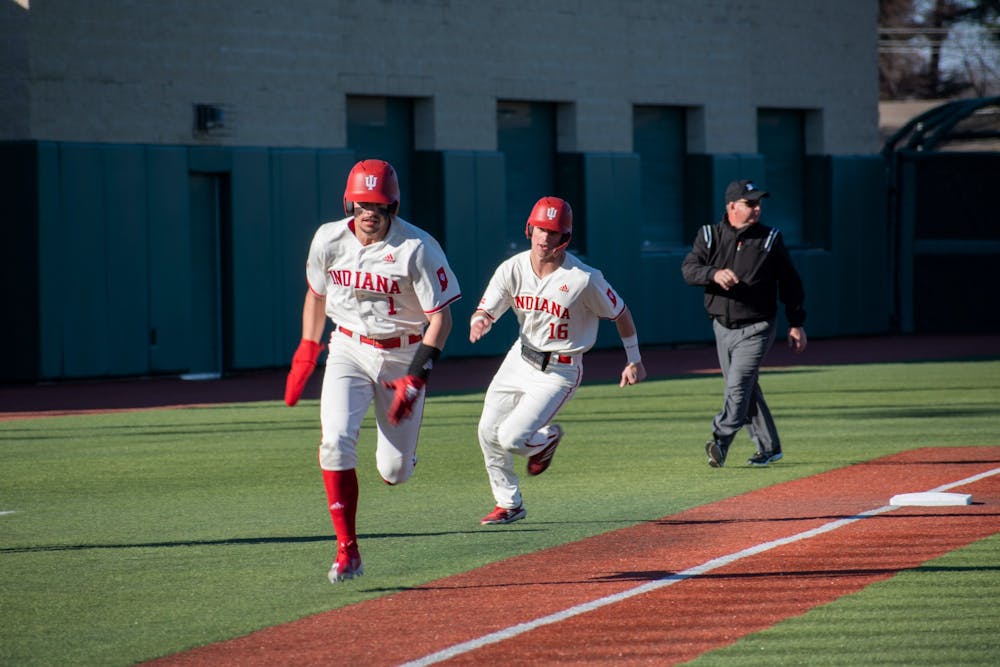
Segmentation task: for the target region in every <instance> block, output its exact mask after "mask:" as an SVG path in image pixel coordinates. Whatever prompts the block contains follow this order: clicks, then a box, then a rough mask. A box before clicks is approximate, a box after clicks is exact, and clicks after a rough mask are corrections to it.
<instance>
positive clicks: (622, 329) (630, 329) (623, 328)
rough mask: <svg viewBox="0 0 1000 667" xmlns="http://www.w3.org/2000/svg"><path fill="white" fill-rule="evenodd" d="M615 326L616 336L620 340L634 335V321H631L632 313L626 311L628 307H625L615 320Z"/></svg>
mask: <svg viewBox="0 0 1000 667" xmlns="http://www.w3.org/2000/svg"><path fill="white" fill-rule="evenodd" d="M615 326H616V327H618V335H619V336H620V337H621V338H622V339H625V338H629V337H631V336H635V335H636V333H637V332H636V330H635V321H634V320H633V319H632V311H630V310H629V309H628V306H625V310H624V312H622V314H621V316H619V318H618V319H617V320H615Z"/></svg>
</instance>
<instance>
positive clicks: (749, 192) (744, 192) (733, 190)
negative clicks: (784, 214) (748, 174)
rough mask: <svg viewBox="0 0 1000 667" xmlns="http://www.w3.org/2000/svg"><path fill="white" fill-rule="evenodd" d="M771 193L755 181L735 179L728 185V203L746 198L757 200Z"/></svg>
mask: <svg viewBox="0 0 1000 667" xmlns="http://www.w3.org/2000/svg"><path fill="white" fill-rule="evenodd" d="M770 196H771V193H770V192H768V191H767V190H761V189H760V188H758V187H757V186H756V185H754V183H753V181H748V180H744V181H733V182H732V183H730V184H729V185H727V186H726V203H727V204H728V203H729V202H734V201H739V200H741V199H746V200H747V201H757V200H758V199H763V198H764V197H770Z"/></svg>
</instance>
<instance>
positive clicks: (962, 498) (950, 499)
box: [889, 491, 972, 507]
mask: <svg viewBox="0 0 1000 667" xmlns="http://www.w3.org/2000/svg"><path fill="white" fill-rule="evenodd" d="M889 504H890V505H899V506H904V505H913V506H917V507H944V506H947V505H971V504H972V496H971V495H969V494H968V493H939V492H934V491H924V492H922V493H900V494H898V495H895V496H893V497H892V498H891V499H890V500H889Z"/></svg>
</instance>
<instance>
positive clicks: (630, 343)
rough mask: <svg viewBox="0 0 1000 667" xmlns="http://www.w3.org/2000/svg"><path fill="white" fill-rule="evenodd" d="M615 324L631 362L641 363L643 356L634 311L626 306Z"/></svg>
mask: <svg viewBox="0 0 1000 667" xmlns="http://www.w3.org/2000/svg"><path fill="white" fill-rule="evenodd" d="M615 325H616V326H617V327H618V335H619V336H621V339H622V346H623V347H624V348H625V356H626V358H627V359H628V363H630V364H641V363H642V356H641V355H640V354H639V336H638V332H637V331H636V330H635V321H634V320H633V319H632V312H631V311H630V310H629V309H628V306H626V307H625V311H624V312H623V313H622V314H621V317H619V318H618V319H617V320H615Z"/></svg>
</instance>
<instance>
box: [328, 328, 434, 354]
mask: <svg viewBox="0 0 1000 667" xmlns="http://www.w3.org/2000/svg"><path fill="white" fill-rule="evenodd" d="M337 330H338V331H340V332H342V333H343V334H344V335H345V336H349V337H350V338H354V337H355V336H357V338H358V340H359V341H361V342H362V343H364V344H365V345H371V346H372V347H377V348H379V349H381V350H394V349H396V348H397V347H400V346H401V345H402V344H403V337H402V336H400V337H398V338H369V337H367V336H362V335H361V334H355V333H354V332H353V331H351V330H350V329H345V328H344V327H340V326H338V327H337ZM421 340H423V336H418V335H416V334H410V335H409V337H408V338H407V341H408V342H409V344H410V345H413V344H414V343H419V342H420V341H421Z"/></svg>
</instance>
